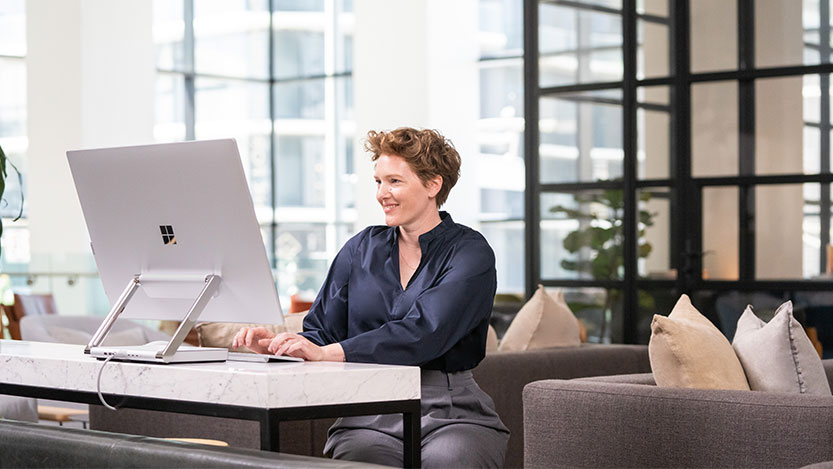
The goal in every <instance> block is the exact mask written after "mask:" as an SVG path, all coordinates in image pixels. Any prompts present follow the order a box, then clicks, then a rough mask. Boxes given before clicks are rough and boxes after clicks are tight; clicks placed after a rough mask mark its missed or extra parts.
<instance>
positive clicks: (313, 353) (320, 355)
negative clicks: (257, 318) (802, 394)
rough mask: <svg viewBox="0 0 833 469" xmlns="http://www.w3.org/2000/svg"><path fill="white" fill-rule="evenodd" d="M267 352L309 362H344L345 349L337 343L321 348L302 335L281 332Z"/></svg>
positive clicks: (271, 342) (272, 341) (270, 344)
mask: <svg viewBox="0 0 833 469" xmlns="http://www.w3.org/2000/svg"><path fill="white" fill-rule="evenodd" d="M264 342H265V341H264ZM261 343H263V342H261ZM267 350H268V352H267V353H272V354H275V355H289V356H290V357H300V358H303V359H304V360H307V361H315V362H318V361H332V362H343V361H344V349H342V348H341V344H339V343H335V344H330V345H325V346H323V347H321V346H318V345H315V344H314V343H312V342H310V341H309V340H308V339H307V338H306V337H304V336H302V335H298V334H292V333H290V332H281V333H280V334H278V335H276V336H275V338H273V339H272V340H271V341H270V342H269V345H268V347H267Z"/></svg>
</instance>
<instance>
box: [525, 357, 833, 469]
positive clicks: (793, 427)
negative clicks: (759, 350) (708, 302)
mask: <svg viewBox="0 0 833 469" xmlns="http://www.w3.org/2000/svg"><path fill="white" fill-rule="evenodd" d="M824 367H825V371H826V372H827V377H828V380H829V381H830V382H831V385H833V360H825V361H824ZM523 400H524V404H523V405H524V428H525V431H526V439H525V448H524V462H525V464H524V465H525V467H800V466H805V465H809V464H816V463H820V462H823V461H830V460H833V396H810V395H795V394H777V393H764V392H755V391H715V390H698V389H674V388H658V387H656V386H655V385H654V381H653V378H652V377H651V375H650V374H643V375H630V376H609V377H604V378H596V379H580V380H573V381H563V380H546V381H538V382H534V383H530V384H529V385H527V386H526V387H525V389H524V393H523Z"/></svg>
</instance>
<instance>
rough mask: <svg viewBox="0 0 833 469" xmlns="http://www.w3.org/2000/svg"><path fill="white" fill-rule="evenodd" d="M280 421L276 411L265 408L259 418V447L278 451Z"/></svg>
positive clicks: (279, 448)
mask: <svg viewBox="0 0 833 469" xmlns="http://www.w3.org/2000/svg"><path fill="white" fill-rule="evenodd" d="M280 445H281V443H280V423H279V419H278V413H277V412H275V411H274V410H267V411H265V412H264V413H263V414H261V418H260V449H262V450H264V451H274V452H278V451H280V450H281V447H280Z"/></svg>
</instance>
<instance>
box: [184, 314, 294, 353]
mask: <svg viewBox="0 0 833 469" xmlns="http://www.w3.org/2000/svg"><path fill="white" fill-rule="evenodd" d="M306 315H307V311H305V312H303V313H293V314H287V315H286V316H284V317H283V324H281V325H276V324H240V323H233V322H204V323H202V324H198V325H197V327H196V329H197V336H198V337H199V340H200V346H202V347H225V348H228V349H230V348H231V342H232V341H233V340H234V336H235V335H236V334H237V332H238V331H239V330H240V329H241V328H243V327H265V328H266V329H268V330H269V331H271V332H272V333H273V334H278V333H280V332H293V333H296V334H297V333H299V332H301V331H303V330H304V324H303V323H304V317H305V316H306ZM234 351H235V352H251V350H249V349H247V348H246V347H240V348H238V349H235V350H234Z"/></svg>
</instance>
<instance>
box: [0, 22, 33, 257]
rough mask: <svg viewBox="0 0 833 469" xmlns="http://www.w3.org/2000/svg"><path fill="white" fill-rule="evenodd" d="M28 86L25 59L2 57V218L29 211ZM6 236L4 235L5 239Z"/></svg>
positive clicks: (0, 138)
mask: <svg viewBox="0 0 833 469" xmlns="http://www.w3.org/2000/svg"><path fill="white" fill-rule="evenodd" d="M0 18H2V17H0ZM26 89H27V86H26V62H25V61H24V60H23V59H2V58H0V147H2V148H3V152H4V153H5V154H6V157H7V158H8V165H7V168H6V173H7V176H6V179H5V181H6V189H5V192H4V193H3V202H2V203H0V216H3V217H10V218H15V217H18V216H23V217H25V216H26V215H27V212H28V208H27V207H28V205H27V204H24V205H23V207H22V208H23V212H21V204H23V201H22V193H23V188H24V187H26V186H25V184H26V175H27V174H28V171H27V170H28V158H27V157H26V152H27V150H28V149H29V140H28V138H27V131H28V130H27V119H28V112H27V107H26ZM15 168H17V171H16V170H15ZM6 237H7V235H5V234H4V240H5V239H6ZM5 250H6V244H5V243H4V245H3V251H5Z"/></svg>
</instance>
